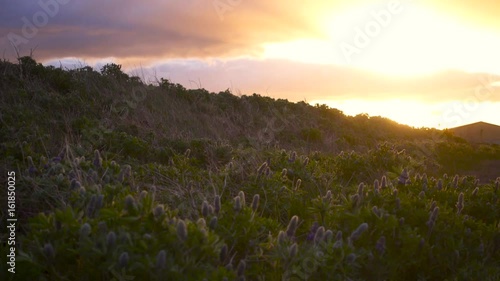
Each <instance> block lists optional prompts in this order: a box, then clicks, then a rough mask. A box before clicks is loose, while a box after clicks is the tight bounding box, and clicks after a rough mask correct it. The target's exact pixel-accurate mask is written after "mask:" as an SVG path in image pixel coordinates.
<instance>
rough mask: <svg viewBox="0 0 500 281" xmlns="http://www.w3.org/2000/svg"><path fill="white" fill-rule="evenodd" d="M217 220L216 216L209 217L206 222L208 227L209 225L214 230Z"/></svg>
mask: <svg viewBox="0 0 500 281" xmlns="http://www.w3.org/2000/svg"><path fill="white" fill-rule="evenodd" d="M217 222H218V219H217V217H212V218H211V219H210V222H209V223H208V227H210V229H212V230H214V229H215V228H216V227H217Z"/></svg>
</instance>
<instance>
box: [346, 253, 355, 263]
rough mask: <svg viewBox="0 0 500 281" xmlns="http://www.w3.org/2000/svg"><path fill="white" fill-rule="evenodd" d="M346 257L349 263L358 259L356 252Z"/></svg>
mask: <svg viewBox="0 0 500 281" xmlns="http://www.w3.org/2000/svg"><path fill="white" fill-rule="evenodd" d="M345 259H346V261H347V263H353V262H355V261H356V255H355V254H354V253H350V254H349V255H347V257H346V258H345Z"/></svg>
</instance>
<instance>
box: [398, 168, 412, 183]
mask: <svg viewBox="0 0 500 281" xmlns="http://www.w3.org/2000/svg"><path fill="white" fill-rule="evenodd" d="M409 178H410V176H409V175H408V170H407V169H406V168H405V169H403V172H401V174H400V175H399V178H398V183H399V184H400V185H405V184H406V181H407V180H408V179H409Z"/></svg>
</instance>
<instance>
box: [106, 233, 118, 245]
mask: <svg viewBox="0 0 500 281" xmlns="http://www.w3.org/2000/svg"><path fill="white" fill-rule="evenodd" d="M115 245H116V234H115V233H114V232H113V231H110V232H109V233H108V235H106V248H108V249H112V248H113V247H114V246H115Z"/></svg>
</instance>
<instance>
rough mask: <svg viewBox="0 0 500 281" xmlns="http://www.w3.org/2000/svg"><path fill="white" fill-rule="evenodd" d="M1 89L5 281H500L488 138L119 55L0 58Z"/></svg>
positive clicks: (499, 233)
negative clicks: (96, 64)
mask: <svg viewBox="0 0 500 281" xmlns="http://www.w3.org/2000/svg"><path fill="white" fill-rule="evenodd" d="M0 93H1V94H0V109H1V111H0V112H1V116H0V121H1V123H2V125H1V127H0V139H1V140H2V141H1V147H0V156H1V159H2V160H1V162H0V165H1V166H0V169H1V170H2V171H1V172H2V179H3V178H4V175H7V171H15V173H16V197H17V201H16V212H17V216H18V217H17V218H18V224H17V225H18V229H17V242H16V247H17V259H16V274H15V275H13V274H10V273H8V272H7V270H6V269H5V268H4V267H5V265H6V262H5V261H3V259H4V258H5V257H6V254H4V252H7V249H8V246H7V245H6V243H2V255H1V256H2V263H1V264H2V267H1V268H2V272H1V273H0V274H1V275H0V276H1V279H2V280H131V279H130V278H132V277H135V279H134V280H155V279H159V280H499V279H500V264H499V261H500V208H499V206H500V204H499V190H498V189H499V185H500V179H497V180H496V181H494V180H488V179H487V180H484V179H483V180H482V181H479V180H478V179H476V178H474V177H473V176H467V173H466V171H467V170H468V169H471V168H473V167H475V166H476V165H478V164H479V163H480V162H481V161H483V160H491V159H500V147H499V146H498V145H472V144H470V143H468V142H466V141H465V140H463V139H460V138H457V137H455V136H453V135H452V134H450V133H449V132H446V131H439V130H434V129H427V128H421V129H416V128H411V127H408V126H404V125H400V124H397V123H395V122H393V121H391V120H388V119H385V118H381V117H369V116H367V115H358V116H355V117H348V116H345V115H343V113H342V112H341V111H338V110H336V109H332V108H328V107H327V106H324V105H317V106H311V105H308V104H306V103H304V102H299V103H291V102H288V101H286V100H274V99H271V98H268V97H263V96H259V95H256V94H254V95H252V96H235V95H233V94H232V93H230V91H224V92H220V93H217V94H215V93H209V92H208V91H206V90H204V89H196V90H188V89H186V88H184V87H183V86H182V85H179V84H174V83H171V82H170V81H168V80H165V79H161V78H160V79H158V80H157V81H154V83H149V84H147V83H144V82H143V81H142V80H141V79H140V78H139V77H136V76H129V75H127V74H125V73H123V72H122V71H121V67H120V66H119V65H116V64H108V65H106V66H104V67H103V68H102V69H101V70H100V72H97V71H95V70H93V69H92V68H90V67H82V68H78V69H73V70H63V69H60V68H55V67H46V66H43V65H41V64H39V63H37V62H36V61H35V60H33V59H32V58H31V57H22V58H20V59H19V61H18V63H16V64H14V63H11V62H8V61H3V62H0ZM456 174H457V175H456ZM499 176H500V173H499ZM2 186H7V182H6V180H3V182H2ZM0 197H1V200H2V202H6V201H7V198H6V197H7V194H6V192H3V193H2V194H1V196H0ZM3 206H4V205H3V203H2V210H1V212H2V220H1V221H2V224H4V223H5V221H6V216H7V215H6V213H5V211H6V207H3ZM2 229H5V228H4V226H2ZM1 238H2V242H4V241H6V238H7V234H4V232H3V231H2V237H1ZM4 276H5V277H4Z"/></svg>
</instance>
